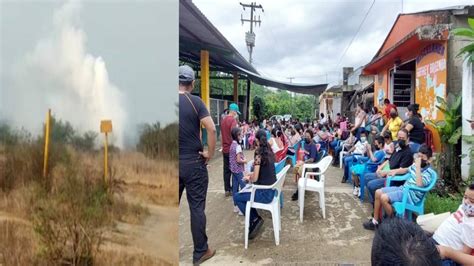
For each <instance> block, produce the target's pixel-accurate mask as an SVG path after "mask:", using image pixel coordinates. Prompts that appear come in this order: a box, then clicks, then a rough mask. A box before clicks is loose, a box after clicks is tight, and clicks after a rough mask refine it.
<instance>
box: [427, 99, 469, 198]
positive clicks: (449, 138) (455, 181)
mask: <svg viewBox="0 0 474 266" xmlns="http://www.w3.org/2000/svg"><path fill="white" fill-rule="evenodd" d="M436 99H437V100H438V102H439V103H440V105H437V106H436V108H438V109H439V110H440V111H441V112H442V113H443V115H444V120H441V121H431V120H428V121H426V122H427V123H428V124H430V125H432V126H433V127H434V128H435V129H436V130H437V131H438V133H439V135H440V137H441V142H442V144H443V152H442V153H441V154H440V158H439V163H440V168H441V170H442V171H443V172H442V173H441V174H442V177H443V179H445V180H446V184H447V185H448V186H450V187H451V188H452V189H454V190H455V191H459V186H460V184H461V180H462V179H461V170H460V164H461V162H460V154H461V146H460V140H461V134H462V121H461V106H462V105H461V104H462V97H461V96H460V95H450V97H448V101H446V100H445V99H444V98H441V97H436Z"/></svg>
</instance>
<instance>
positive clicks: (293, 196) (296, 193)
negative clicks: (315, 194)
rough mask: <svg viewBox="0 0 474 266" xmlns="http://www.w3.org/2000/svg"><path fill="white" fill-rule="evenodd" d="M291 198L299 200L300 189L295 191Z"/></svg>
mask: <svg viewBox="0 0 474 266" xmlns="http://www.w3.org/2000/svg"><path fill="white" fill-rule="evenodd" d="M291 200H292V201H297V200H298V191H296V192H295V193H293V195H292V196H291Z"/></svg>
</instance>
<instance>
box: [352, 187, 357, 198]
mask: <svg viewBox="0 0 474 266" xmlns="http://www.w3.org/2000/svg"><path fill="white" fill-rule="evenodd" d="M352 195H354V196H357V187H354V189H353V190H352Z"/></svg>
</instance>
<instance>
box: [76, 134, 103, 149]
mask: <svg viewBox="0 0 474 266" xmlns="http://www.w3.org/2000/svg"><path fill="white" fill-rule="evenodd" d="M97 136H98V133H97V132H94V131H87V132H85V133H84V134H83V135H82V136H80V135H75V136H74V137H73V138H72V140H71V144H72V146H74V147H76V148H77V149H78V150H80V151H93V150H94V147H95V141H96V139H97Z"/></svg>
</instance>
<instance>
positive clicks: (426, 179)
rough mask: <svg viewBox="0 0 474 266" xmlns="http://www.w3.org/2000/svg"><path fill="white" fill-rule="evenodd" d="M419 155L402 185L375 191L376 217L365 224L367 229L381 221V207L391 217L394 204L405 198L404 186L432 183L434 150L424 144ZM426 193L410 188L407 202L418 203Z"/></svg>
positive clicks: (371, 228)
mask: <svg viewBox="0 0 474 266" xmlns="http://www.w3.org/2000/svg"><path fill="white" fill-rule="evenodd" d="M418 155H419V156H418V157H417V158H416V160H415V162H414V163H413V165H411V166H410V167H409V168H408V173H409V174H410V177H409V178H408V179H407V180H406V181H405V183H404V184H403V185H402V186H399V187H383V188H381V189H377V191H376V192H375V202H374V217H373V218H371V219H369V220H368V221H367V222H365V223H364V224H363V226H364V228H365V229H367V230H375V228H376V227H377V225H378V224H379V223H380V220H379V219H380V218H379V217H380V207H382V208H383V209H384V211H385V213H386V214H387V215H388V216H389V217H390V216H392V215H393V207H392V204H393V203H395V202H401V201H402V200H403V189H404V186H410V187H420V188H425V187H427V186H429V185H430V184H431V182H432V181H433V179H434V178H435V176H436V173H435V172H434V170H433V169H432V168H431V167H430V159H431V156H432V155H433V151H432V150H431V148H429V147H428V146H426V145H422V146H421V147H420V151H419V152H418ZM424 194H425V192H421V191H418V190H410V191H409V193H408V199H407V202H408V203H410V204H417V203H419V202H420V201H421V200H422V199H423V197H424Z"/></svg>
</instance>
